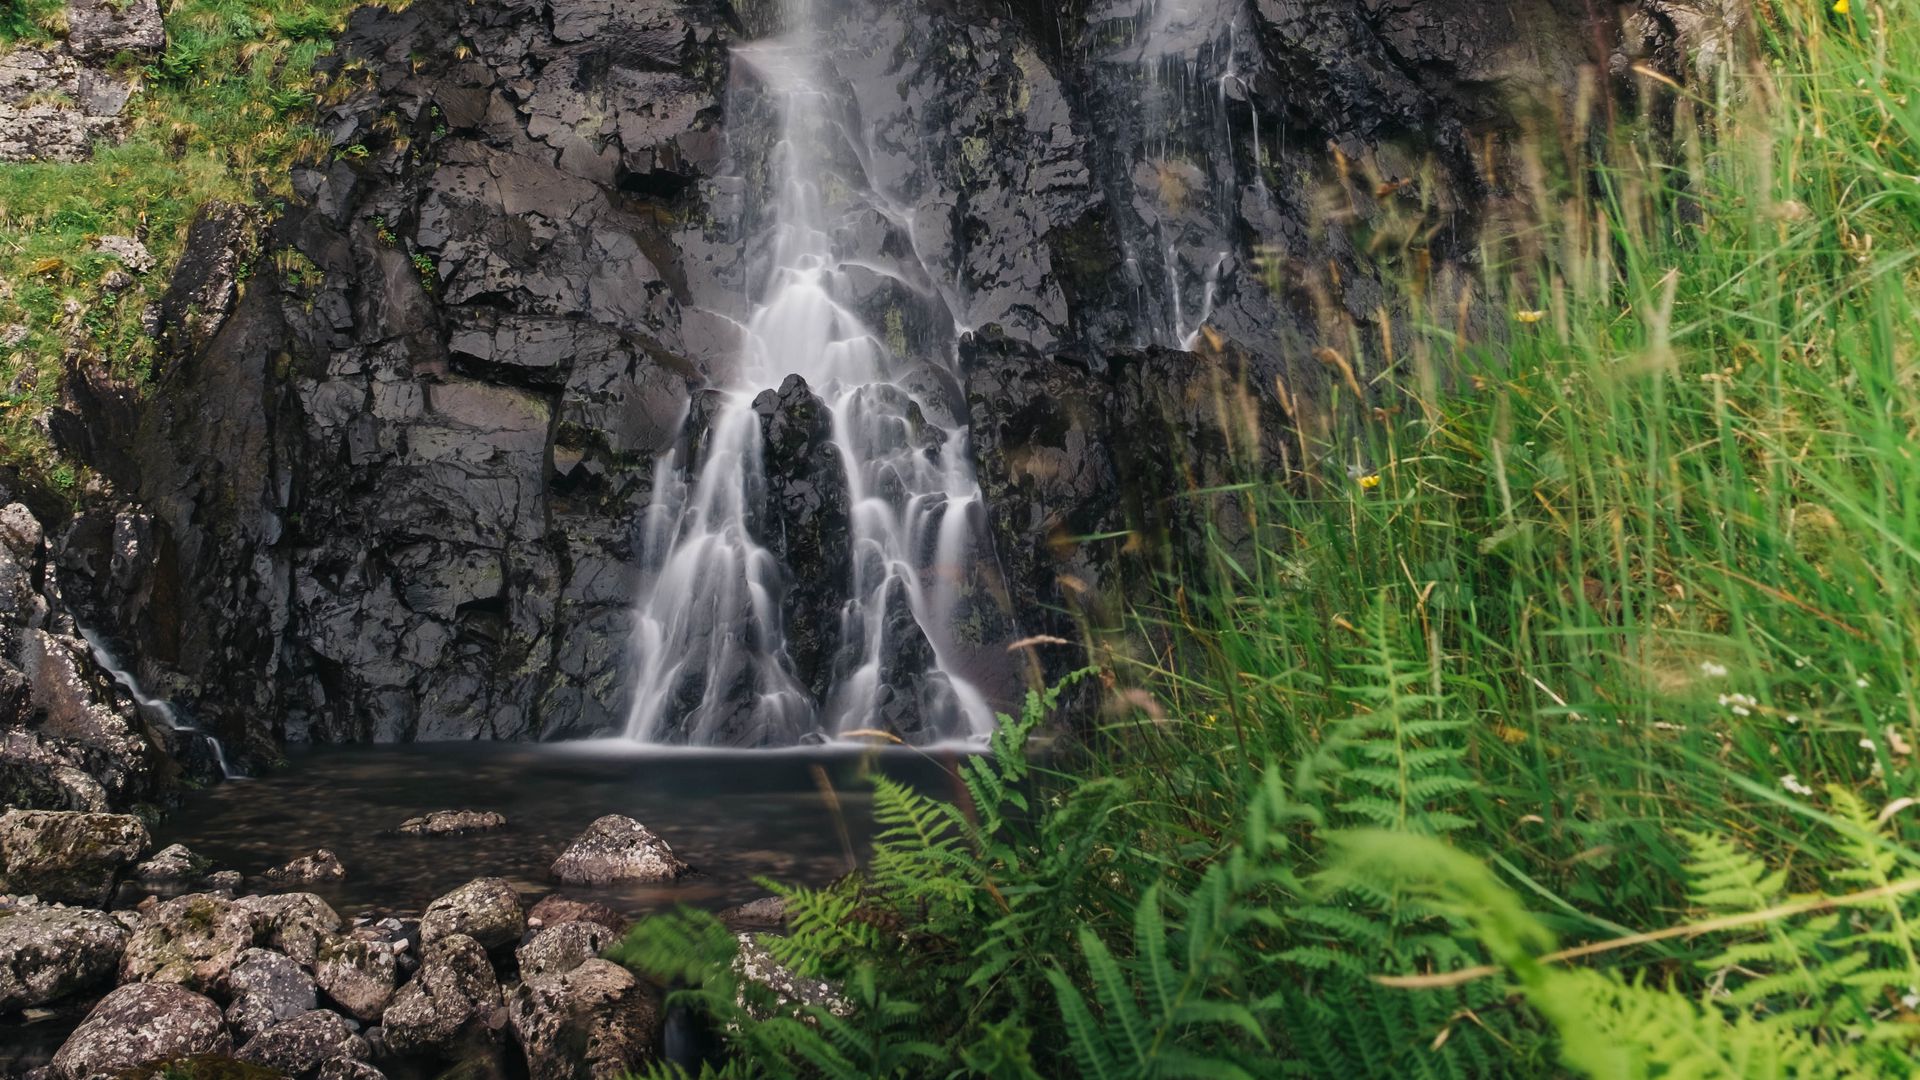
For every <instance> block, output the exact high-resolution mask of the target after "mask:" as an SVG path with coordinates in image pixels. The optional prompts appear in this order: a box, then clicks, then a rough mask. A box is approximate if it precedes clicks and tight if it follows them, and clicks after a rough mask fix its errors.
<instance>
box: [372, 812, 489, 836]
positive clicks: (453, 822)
mask: <svg viewBox="0 0 1920 1080" xmlns="http://www.w3.org/2000/svg"><path fill="white" fill-rule="evenodd" d="M506 825H507V816H506V815H505V814H498V813H495V812H493V811H491V810H435V811H434V812H433V813H431V814H425V815H422V816H420V817H413V818H408V819H407V820H405V821H403V822H401V823H400V827H399V828H398V829H395V830H394V831H395V832H397V833H399V834H400V835H402V836H459V835H461V834H463V833H470V832H490V831H492V830H494V829H504V828H506Z"/></svg>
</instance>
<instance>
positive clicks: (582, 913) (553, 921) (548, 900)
mask: <svg viewBox="0 0 1920 1080" xmlns="http://www.w3.org/2000/svg"><path fill="white" fill-rule="evenodd" d="M564 922H596V923H599V924H600V925H601V926H604V927H606V928H607V929H609V930H611V931H613V932H614V933H616V934H624V933H626V932H627V927H629V926H631V925H633V920H632V919H629V918H627V917H626V916H625V915H622V914H620V913H619V912H617V911H615V910H613V909H612V908H610V907H608V906H607V905H605V904H602V903H598V902H596V901H593V900H575V899H573V898H572V897H570V896H561V895H560V894H559V893H550V894H548V895H547V896H543V897H541V898H540V902H539V903H537V904H535V905H533V910H532V911H529V912H527V925H528V926H556V925H558V924H560V923H564Z"/></svg>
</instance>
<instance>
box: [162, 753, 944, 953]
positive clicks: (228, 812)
mask: <svg viewBox="0 0 1920 1080" xmlns="http://www.w3.org/2000/svg"><path fill="white" fill-rule="evenodd" d="M959 754H960V751H958V750H952V751H949V750H941V749H936V750H930V751H919V750H908V749H889V750H886V751H860V750H853V749H840V748H835V747H820V748H807V749H802V750H791V751H750V752H714V751H694V750H647V749H640V748H636V747H634V746H633V745H632V744H627V743H604V744H603V743H579V744H556V745H545V746H543V745H516V744H498V743H432V744H415V745H407V746H377V747H365V746H361V747H329V748H322V749H310V750H304V751H295V752H293V753H291V754H290V755H289V757H290V760H289V763H288V765H287V767H286V768H284V769H281V770H279V771H277V772H275V773H273V774H271V775H268V776H263V777H258V778H255V779H249V780H238V781H232V782H229V783H224V784H219V785H217V786H214V787H211V788H208V789H206V790H204V791H198V792H194V793H191V794H189V795H188V796H187V797H186V799H185V802H184V804H183V805H182V806H181V807H180V808H178V809H177V810H175V811H174V812H173V813H171V814H169V815H168V816H167V818H166V820H165V821H164V822H162V823H161V825H160V827H159V828H158V829H157V830H155V835H154V840H155V843H156V845H157V846H164V845H167V844H172V843H182V844H185V845H187V847H189V848H191V849H192V850H194V851H195V852H197V853H199V854H201V855H203V856H206V857H208V858H210V859H212V860H213V861H214V863H215V865H216V868H218V869H222V870H238V871H240V872H242V873H244V874H246V875H247V876H248V877H249V879H252V878H254V877H255V876H256V875H259V874H261V873H262V872H264V871H266V870H268V869H271V868H273V867H276V866H280V865H283V864H285V863H286V862H288V861H289V860H291V859H294V858H297V857H299V856H301V855H305V854H308V853H309V852H311V851H312V850H313V849H315V848H326V849H328V850H330V851H332V852H333V853H334V854H336V855H338V856H339V857H340V861H341V863H342V864H343V865H344V866H345V867H346V870H347V877H346V879H345V880H344V881H339V882H324V883H317V884H314V885H311V886H298V888H303V889H311V891H313V892H315V893H318V894H320V895H321V896H322V897H324V898H325V899H326V900H327V901H328V902H329V903H331V904H333V905H334V907H335V908H336V909H337V910H338V911H339V912H340V913H341V914H342V915H344V916H348V917H353V916H356V915H373V914H385V913H401V914H405V913H415V912H418V911H420V910H421V909H422V908H424V907H425V906H426V905H427V903H428V902H429V901H431V900H432V899H433V898H434V897H436V896H439V895H441V894H443V893H446V892H447V891H449V890H451V889H454V888H456V887H458V886H460V885H462V884H465V883H466V882H468V881H470V880H472V879H474V878H476V877H502V878H506V879H507V880H508V881H510V882H512V883H513V884H514V886H515V888H516V889H518V890H519V891H520V892H521V893H522V895H523V897H525V898H527V899H528V900H529V901H531V900H532V899H534V898H537V897H539V896H541V895H544V894H546V893H549V892H560V893H563V894H565V895H568V896H574V897H579V898H581V899H592V900H599V901H601V902H604V903H607V904H609V905H611V906H613V907H615V908H617V909H619V910H621V911H623V912H626V913H628V914H633V915H638V914H643V913H645V912H648V911H656V910H660V909H662V908H667V907H672V906H674V905H676V904H681V903H686V904H692V905H696V906H699V907H706V908H713V909H718V908H722V907H727V906H730V905H733V904H738V903H744V902H745V901H748V900H752V899H754V898H756V897H760V896H765V895H766V894H767V890H766V889H765V887H763V886H761V885H759V884H756V879H757V878H761V877H769V878H774V879H777V880H780V881H787V882H795V883H801V884H810V885H822V884H826V883H828V882H831V881H832V880H834V879H835V878H837V877H839V876H841V875H843V874H845V873H847V872H848V871H849V870H850V869H852V868H853V867H854V866H855V865H856V864H857V863H859V862H860V861H862V860H863V859H864V858H865V856H866V852H867V850H868V847H869V844H870V842H871V837H872V832H873V823H872V784H871V780H870V778H871V776H872V775H873V774H874V773H876V772H883V773H885V774H886V775H888V776H891V777H893V778H894V779H897V780H902V781H905V782H908V783H911V784H913V785H915V786H916V787H919V788H921V789H922V790H926V791H928V792H929V793H932V794H937V795H941V796H949V797H950V796H952V794H953V792H954V790H955V788H954V785H955V780H954V777H953V772H952V770H953V767H954V765H955V764H956V763H957V761H958V758H959ZM432 810H495V811H499V812H500V813H502V814H505V815H506V816H507V820H508V825H507V827H506V828H504V829H500V830H497V831H493V832H485V833H474V834H469V835H465V836H456V837H407V836H398V835H394V833H393V830H394V829H395V828H396V827H397V826H398V825H399V824H400V823H401V822H402V821H405V820H406V819H407V818H410V817H414V816H416V815H419V814H424V813H427V812H428V811H432ZM602 814H626V815H628V816H630V817H633V818H636V819H638V820H639V821H641V822H643V823H645V824H646V826H647V827H648V828H650V829H652V830H653V831H654V833H655V834H656V835H658V836H659V837H661V838H662V839H663V840H665V841H666V842H667V843H668V844H669V845H671V846H672V848H673V850H674V853H675V854H677V855H678V856H680V858H681V859H682V860H684V861H685V862H687V863H689V864H690V865H692V866H693V868H694V869H695V870H696V871H697V873H696V874H694V875H692V876H689V877H687V878H684V879H682V880H680V881H677V882H673V883H671V884H667V885H614V886H608V887H604V888H593V887H581V886H564V887H562V886H559V885H556V884H555V883H554V882H553V881H552V880H551V879H550V878H549V876H548V867H549V866H550V865H551V864H552V862H553V860H554V859H555V857H557V856H558V855H559V854H560V852H561V851H562V850H563V849H564V848H565V847H566V846H567V844H568V842H569V841H571V840H572V839H573V838H574V837H576V836H578V835H579V834H580V833H581V831H582V830H584V829H585V828H586V827H587V825H588V823H590V822H592V821H593V819H595V818H597V817H599V816H600V815H602ZM249 884H254V883H253V882H252V881H250V882H249ZM274 891H284V889H276V890H274Z"/></svg>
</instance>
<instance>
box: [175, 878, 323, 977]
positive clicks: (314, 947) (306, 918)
mask: <svg viewBox="0 0 1920 1080" xmlns="http://www.w3.org/2000/svg"><path fill="white" fill-rule="evenodd" d="M208 881H209V883H211V881H212V879H211V878H209V879H208ZM233 904H234V906H235V907H237V908H239V909H240V910H241V911H244V912H246V913H247V916H248V918H251V919H252V920H253V928H254V933H255V934H256V935H257V936H258V938H259V940H260V943H261V944H262V945H265V946H267V947H269V948H273V949H278V950H279V951H280V952H283V953H286V954H287V955H288V956H290V957H292V958H293V959H294V960H295V961H296V962H298V963H299V964H301V965H302V966H304V967H308V968H311V967H313V966H314V962H315V961H316V960H317V959H318V958H319V956H320V949H321V947H322V946H323V945H325V944H326V943H327V942H328V941H330V940H332V939H333V936H334V935H335V934H337V933H339V931H340V928H341V926H342V925H343V924H342V923H341V921H340V916H339V915H338V914H337V913H335V911H334V910H333V908H332V907H330V906H329V905H328V904H327V902H326V901H325V900H322V899H320V898H319V897H318V896H315V895H314V894H312V893H281V894H279V895H275V896H243V897H241V898H240V899H238V900H235V901H234V902H233Z"/></svg>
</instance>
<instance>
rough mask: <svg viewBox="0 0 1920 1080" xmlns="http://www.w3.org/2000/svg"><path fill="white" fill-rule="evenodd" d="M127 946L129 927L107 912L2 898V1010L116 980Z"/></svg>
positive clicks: (21, 1006)
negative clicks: (126, 927)
mask: <svg viewBox="0 0 1920 1080" xmlns="http://www.w3.org/2000/svg"><path fill="white" fill-rule="evenodd" d="M126 944H127V931H126V929H125V928H124V927H122V926H121V925H120V923H119V922H118V921H117V920H115V919H114V918H113V917H112V916H110V915H107V914H106V913H104V912H99V911H90V910H88V909H86V908H72V907H60V906H57V905H51V904H27V903H23V902H19V901H12V902H9V901H6V900H0V1012H6V1011H8V1010H10V1009H24V1008H27V1007H29V1006H34V1005H44V1004H46V1003H47V1002H49V1001H55V1000H57V999H59V998H63V997H66V996H67V995H69V994H73V993H77V992H79V991H82V990H89V989H92V988H93V987H95V986H98V985H99V984H100V983H102V982H106V981H108V980H110V979H112V978H113V975H114V972H115V971H117V970H118V969H119V967H120V952H121V950H122V949H124V948H126Z"/></svg>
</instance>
